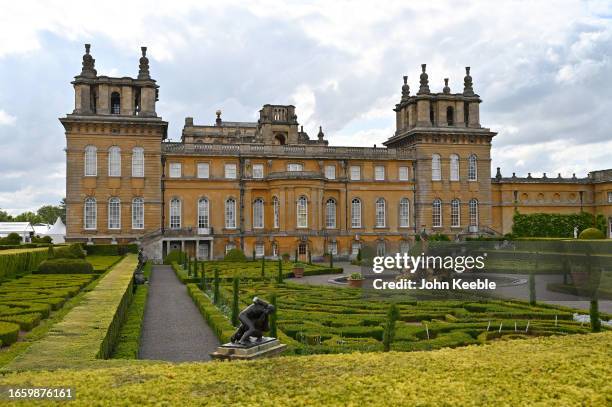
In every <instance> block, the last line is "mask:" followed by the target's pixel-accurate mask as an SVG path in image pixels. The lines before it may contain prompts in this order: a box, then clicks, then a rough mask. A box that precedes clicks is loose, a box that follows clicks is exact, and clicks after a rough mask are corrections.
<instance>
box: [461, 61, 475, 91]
mask: <svg viewBox="0 0 612 407" xmlns="http://www.w3.org/2000/svg"><path fill="white" fill-rule="evenodd" d="M463 96H474V88H473V87H472V77H471V76H470V67H469V66H466V67H465V77H464V78H463Z"/></svg>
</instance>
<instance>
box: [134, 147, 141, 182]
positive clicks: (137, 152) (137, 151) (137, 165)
mask: <svg viewBox="0 0 612 407" xmlns="http://www.w3.org/2000/svg"><path fill="white" fill-rule="evenodd" d="M132 177H144V148H142V147H134V149H133V150H132Z"/></svg>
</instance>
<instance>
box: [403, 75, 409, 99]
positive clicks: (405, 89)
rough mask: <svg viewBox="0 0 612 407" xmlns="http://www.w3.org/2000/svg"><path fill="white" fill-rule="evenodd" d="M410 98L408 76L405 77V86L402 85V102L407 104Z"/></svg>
mask: <svg viewBox="0 0 612 407" xmlns="http://www.w3.org/2000/svg"><path fill="white" fill-rule="evenodd" d="M409 97H410V86H409V85H408V76H406V75H404V84H403V85H402V102H405V101H407V100H408V98H409Z"/></svg>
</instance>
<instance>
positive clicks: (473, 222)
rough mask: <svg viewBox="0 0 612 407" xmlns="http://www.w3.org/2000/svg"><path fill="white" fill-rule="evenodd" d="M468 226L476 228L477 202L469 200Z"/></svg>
mask: <svg viewBox="0 0 612 407" xmlns="http://www.w3.org/2000/svg"><path fill="white" fill-rule="evenodd" d="M470 226H478V201H477V200H476V199H472V200H470Z"/></svg>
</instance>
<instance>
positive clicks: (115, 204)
mask: <svg viewBox="0 0 612 407" xmlns="http://www.w3.org/2000/svg"><path fill="white" fill-rule="evenodd" d="M108 228H109V229H121V200H120V199H119V198H111V199H109V200H108Z"/></svg>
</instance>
